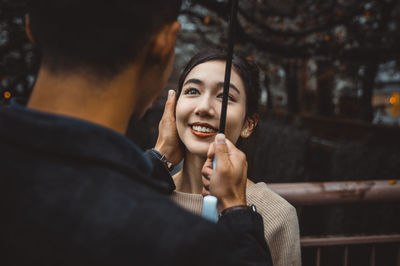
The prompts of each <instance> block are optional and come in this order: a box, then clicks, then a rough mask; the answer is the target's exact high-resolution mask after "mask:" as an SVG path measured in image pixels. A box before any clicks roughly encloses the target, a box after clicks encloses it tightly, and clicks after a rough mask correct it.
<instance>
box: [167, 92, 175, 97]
mask: <svg viewBox="0 0 400 266" xmlns="http://www.w3.org/2000/svg"><path fill="white" fill-rule="evenodd" d="M174 94H175V91H174V90H169V91H168V99H172V98H174Z"/></svg>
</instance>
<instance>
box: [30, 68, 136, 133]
mask: <svg viewBox="0 0 400 266" xmlns="http://www.w3.org/2000/svg"><path fill="white" fill-rule="evenodd" d="M126 71H129V74H128V73H122V74H121V75H118V76H117V77H116V78H114V79H112V80H111V81H107V82H101V81H99V80H96V79H95V78H93V77H92V78H88V77H90V75H89V76H88V74H87V73H79V74H65V75H63V74H54V73H52V72H50V71H48V70H47V69H46V68H45V67H42V68H41V69H40V71H39V75H38V77H37V80H36V83H35V86H34V88H33V91H32V95H31V97H30V99H29V101H28V104H27V107H28V108H31V109H35V110H39V111H43V112H48V113H54V114H59V115H65V116H70V117H74V118H78V119H83V120H86V121H89V122H92V123H96V124H99V125H102V126H104V127H108V128H110V129H113V130H115V131H117V132H119V133H121V134H125V131H126V129H127V126H128V123H129V120H130V117H131V115H132V112H134V109H135V103H136V102H135V99H136V96H137V95H135V93H136V92H137V91H136V90H135V89H133V87H134V86H135V84H136V78H137V77H136V75H135V73H136V72H135V71H134V69H128V70H126ZM127 74H128V75H127Z"/></svg>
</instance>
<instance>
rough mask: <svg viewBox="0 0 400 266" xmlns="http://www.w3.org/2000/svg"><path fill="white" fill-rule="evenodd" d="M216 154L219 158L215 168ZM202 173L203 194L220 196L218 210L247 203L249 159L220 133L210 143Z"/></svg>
mask: <svg viewBox="0 0 400 266" xmlns="http://www.w3.org/2000/svg"><path fill="white" fill-rule="evenodd" d="M214 156H215V158H216V160H217V164H216V169H214V170H213V160H214ZM201 173H202V176H203V177H202V181H203V192H202V194H203V196H206V195H213V196H216V197H217V198H218V211H219V212H221V211H222V210H224V209H226V208H229V207H232V206H237V205H246V182H247V160H246V155H245V154H244V153H243V152H241V151H240V150H238V149H237V148H236V147H235V145H233V144H232V142H230V141H229V140H228V139H226V138H225V135H224V134H218V135H217V136H216V137H215V142H214V143H212V144H211V145H210V148H209V149H208V153H207V160H206V162H205V163H204V166H203V169H202V171H201Z"/></svg>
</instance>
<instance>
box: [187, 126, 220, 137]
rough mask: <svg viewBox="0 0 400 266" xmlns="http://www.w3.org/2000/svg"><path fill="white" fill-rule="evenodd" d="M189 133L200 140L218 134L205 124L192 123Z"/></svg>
mask: <svg viewBox="0 0 400 266" xmlns="http://www.w3.org/2000/svg"><path fill="white" fill-rule="evenodd" d="M190 131H191V132H192V134H193V135H195V136H197V137H200V138H208V137H212V136H215V135H217V134H218V130H217V129H215V128H214V127H213V126H211V125H209V124H206V123H193V124H192V125H190Z"/></svg>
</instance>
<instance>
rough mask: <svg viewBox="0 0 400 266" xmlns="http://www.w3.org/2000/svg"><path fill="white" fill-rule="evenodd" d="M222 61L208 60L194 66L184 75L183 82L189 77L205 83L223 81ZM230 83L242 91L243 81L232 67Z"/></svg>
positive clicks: (210, 83)
mask: <svg viewBox="0 0 400 266" xmlns="http://www.w3.org/2000/svg"><path fill="white" fill-rule="evenodd" d="M225 65H226V63H225V62H224V61H216V60H214V61H208V62H205V63H201V64H198V65H197V66H195V67H194V68H193V69H192V70H191V71H190V72H189V74H188V75H187V76H186V78H185V81H184V84H185V83H186V82H187V81H188V80H190V79H198V80H201V81H202V82H203V83H204V84H205V85H215V84H217V83H221V82H224V78H225ZM230 82H231V84H233V85H235V86H236V87H237V88H238V89H239V90H243V91H244V85H243V81H242V79H241V78H240V76H239V75H238V74H237V72H236V71H235V69H234V68H232V71H231V81H230Z"/></svg>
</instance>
